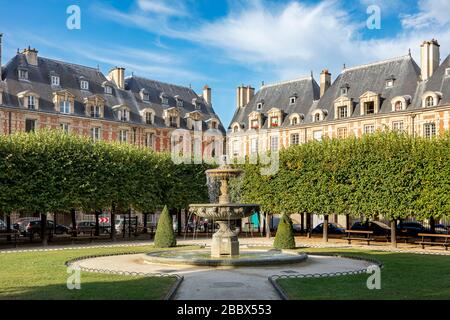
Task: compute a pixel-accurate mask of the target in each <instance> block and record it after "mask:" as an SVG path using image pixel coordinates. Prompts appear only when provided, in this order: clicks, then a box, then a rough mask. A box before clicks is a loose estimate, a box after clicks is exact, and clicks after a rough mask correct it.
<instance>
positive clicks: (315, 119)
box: [314, 113, 320, 122]
mask: <svg viewBox="0 0 450 320" xmlns="http://www.w3.org/2000/svg"><path fill="white" fill-rule="evenodd" d="M314 122H320V113H316V114H315V115H314Z"/></svg>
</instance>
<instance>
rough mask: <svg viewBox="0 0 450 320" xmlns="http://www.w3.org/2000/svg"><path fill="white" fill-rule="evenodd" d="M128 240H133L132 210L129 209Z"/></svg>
mask: <svg viewBox="0 0 450 320" xmlns="http://www.w3.org/2000/svg"><path fill="white" fill-rule="evenodd" d="M128 238H130V239H131V208H129V209H128Z"/></svg>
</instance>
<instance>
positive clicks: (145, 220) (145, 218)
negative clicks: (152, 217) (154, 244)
mask: <svg viewBox="0 0 450 320" xmlns="http://www.w3.org/2000/svg"><path fill="white" fill-rule="evenodd" d="M147 216H148V213H147V212H144V229H143V230H142V232H143V233H147Z"/></svg>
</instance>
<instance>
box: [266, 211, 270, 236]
mask: <svg viewBox="0 0 450 320" xmlns="http://www.w3.org/2000/svg"><path fill="white" fill-rule="evenodd" d="M266 238H267V239H270V222H269V214H268V213H266Z"/></svg>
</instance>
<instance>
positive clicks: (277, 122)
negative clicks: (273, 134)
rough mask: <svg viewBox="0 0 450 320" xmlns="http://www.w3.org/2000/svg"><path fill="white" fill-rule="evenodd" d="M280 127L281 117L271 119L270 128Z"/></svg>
mask: <svg viewBox="0 0 450 320" xmlns="http://www.w3.org/2000/svg"><path fill="white" fill-rule="evenodd" d="M279 125H280V118H279V117H270V126H271V127H278V126H279Z"/></svg>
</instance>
